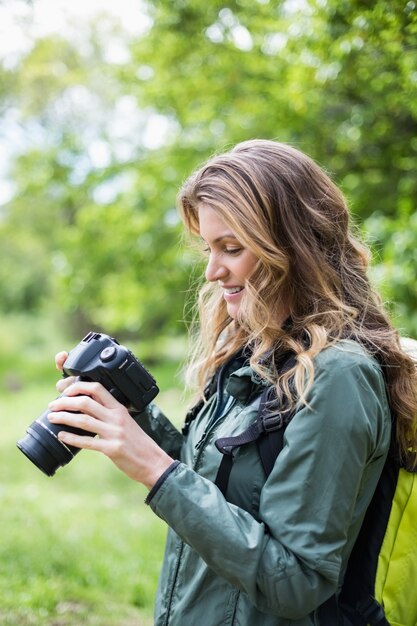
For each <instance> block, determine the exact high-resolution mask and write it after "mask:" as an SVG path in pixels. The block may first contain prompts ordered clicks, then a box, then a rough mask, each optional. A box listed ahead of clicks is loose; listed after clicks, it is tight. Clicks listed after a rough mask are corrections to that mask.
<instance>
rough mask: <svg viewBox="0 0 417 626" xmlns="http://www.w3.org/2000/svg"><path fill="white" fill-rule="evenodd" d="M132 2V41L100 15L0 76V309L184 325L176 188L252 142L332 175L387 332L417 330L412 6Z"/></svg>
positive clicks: (416, 97)
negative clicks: (214, 159)
mask: <svg viewBox="0 0 417 626" xmlns="http://www.w3.org/2000/svg"><path fill="white" fill-rule="evenodd" d="M146 6H147V15H146V18H147V20H148V23H149V28H148V30H146V31H145V32H144V33H143V34H142V35H141V36H138V37H136V38H134V39H129V38H127V36H125V35H124V33H122V32H120V31H119V30H118V29H117V25H115V24H111V23H110V22H109V21H107V22H106V28H105V29H104V30H103V29H101V30H100V22H99V21H98V22H97V23H96V24H95V25H92V26H91V27H90V28H89V29H85V30H84V31H82V30H81V31H80V35H79V36H80V38H81V39H80V40H79V41H77V42H71V41H67V40H64V39H63V38H62V37H61V38H58V37H49V38H44V39H41V40H38V41H36V42H35V45H34V46H33V48H32V49H31V50H30V51H29V52H28V53H27V54H24V55H22V56H21V59H20V62H19V63H18V64H17V65H16V66H15V67H14V68H13V70H12V71H10V70H8V69H7V68H6V67H3V70H0V71H1V72H2V77H3V78H4V81H3V82H4V83H5V81H6V82H7V84H9V85H10V89H8V88H6V89H0V99H1V102H2V104H1V106H0V112H3V117H4V118H5V119H6V117H7V110H10V107H12V108H14V109H15V110H16V111H17V116H18V119H19V123H20V126H21V128H23V134H24V135H25V137H26V141H25V142H24V146H23V148H22V149H21V150H20V152H18V153H17V155H16V156H15V157H14V159H13V163H12V169H11V175H12V179H13V183H14V186H15V193H14V196H13V198H12V200H11V201H10V202H8V203H7V204H6V205H5V206H3V208H2V220H1V221H0V239H1V242H2V250H3V251H4V252H5V254H4V258H5V262H4V263H3V264H2V267H1V268H0V294H1V303H0V306H1V307H3V308H4V309H9V310H10V308H13V307H15V308H17V309H19V308H36V307H38V308H39V307H42V306H45V304H46V305H49V303H50V302H51V301H54V302H55V303H56V306H58V307H59V308H60V309H61V310H63V311H66V312H67V313H68V314H69V315H70V317H71V319H74V320H75V319H78V320H81V322H82V324H84V325H85V326H89V325H91V324H92V323H94V324H95V326H102V327H103V328H105V329H107V330H108V331H109V332H135V333H136V332H137V331H140V332H141V333H142V334H146V335H147V336H156V335H159V334H161V333H165V332H182V331H183V325H182V324H181V323H180V320H181V319H182V316H183V313H182V309H183V304H184V299H185V292H186V291H187V289H188V275H189V274H190V272H191V273H193V271H194V266H195V265H196V260H195V258H194V257H193V255H192V254H191V253H185V252H184V250H183V249H182V248H181V246H180V245H179V237H180V232H181V228H180V225H179V224H178V218H177V216H176V213H175V195H176V191H177V189H178V187H179V186H180V184H181V182H182V180H183V179H184V178H185V177H186V176H187V175H188V174H189V173H190V171H191V170H192V169H193V168H194V167H196V166H197V165H199V164H200V163H201V161H203V160H204V159H205V158H206V157H207V156H209V155H210V154H211V153H213V152H215V151H219V150H223V149H225V148H228V147H229V146H231V145H232V144H234V143H235V142H237V141H240V140H244V139H247V138H251V137H265V138H274V139H278V140H282V141H288V142H291V143H292V144H293V145H296V146H297V147H299V148H301V149H302V150H304V151H306V152H308V153H309V154H310V155H311V156H313V157H314V158H315V159H316V160H318V161H319V162H320V163H321V164H322V165H325V166H326V167H327V169H328V170H330V173H331V174H332V175H333V177H334V178H335V180H336V182H338V183H339V184H340V185H341V186H342V188H343V189H344V191H345V193H346V194H347V196H348V199H349V201H350V204H351V206H352V208H353V211H354V214H355V218H356V220H357V221H358V222H359V224H360V225H361V227H362V228H363V230H364V232H365V234H366V235H367V236H368V238H369V241H370V242H371V244H372V245H373V248H374V251H375V255H376V257H375V263H374V268H373V276H374V278H375V281H376V283H377V285H378V287H379V288H380V289H381V290H382V293H383V295H384V298H386V299H387V300H388V301H390V302H391V306H392V312H393V315H394V318H395V320H396V322H397V324H398V326H399V327H400V328H401V329H403V332H408V333H411V334H414V335H417V314H416V311H417V306H416V305H417V295H416V261H417V259H416V251H415V249H416V246H415V243H414V242H415V241H416V235H417V225H416V219H415V208H414V207H415V204H416V196H417V179H416V177H415V164H416V152H417V140H416V137H417V132H416V130H417V104H416V103H417V67H416V65H417V50H416V41H417V38H416V34H417V9H416V4H415V3H414V2H412V1H408V2H405V1H401V2H400V1H399V0H395V1H394V0H390V1H388V2H386V1H385V0H384V1H383V0H376V2H374V3H372V4H369V3H367V2H363V1H359V0H356V1H354V2H345V1H343V2H340V1H339V0H337V1H336V0H328V1H327V2H319V1H316V0H311V1H310V2H308V1H307V0H305V1H303V2H301V1H300V2H294V1H292V0H283V1H281V2H267V1H266V0H256V1H252V0H251V1H250V0H233V1H230V2H229V3H228V4H227V5H225V4H224V2H220V1H219V0H214V1H213V2H210V3H201V2H199V1H197V0H190V1H187V2H184V1H183V0H173V1H172V0H170V1H168V0H159V1H158V2H148V3H147V5H146ZM112 38H116V39H117V41H118V42H119V45H122V44H123V46H124V58H123V59H122V61H121V60H120V59H118V61H117V62H114V61H112V59H111V57H110V56H109V53H108V50H109V42H111V41H112V40H113V39H112ZM80 41H81V43H80ZM122 57H123V55H122ZM5 103H7V106H8V107H9V109H6V107H5ZM28 137H29V141H28ZM33 138H34V139H33ZM196 271H197V272H198V266H197V269H196Z"/></svg>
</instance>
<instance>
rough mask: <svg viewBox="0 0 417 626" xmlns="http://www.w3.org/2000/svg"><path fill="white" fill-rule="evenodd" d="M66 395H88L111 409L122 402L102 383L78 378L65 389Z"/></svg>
mask: <svg viewBox="0 0 417 626" xmlns="http://www.w3.org/2000/svg"><path fill="white" fill-rule="evenodd" d="M65 395H66V396H71V397H72V396H88V397H90V398H92V399H93V400H95V401H96V402H98V403H99V404H102V405H103V406H105V407H107V408H109V409H116V408H118V407H120V406H122V405H121V403H120V402H119V401H118V400H116V398H114V396H112V394H111V393H110V391H108V390H107V389H106V388H105V387H103V385H102V384H101V383H97V382H89V381H84V380H78V379H77V380H76V381H75V382H74V383H73V384H72V385H71V386H69V387H68V388H67V389H66V391H65Z"/></svg>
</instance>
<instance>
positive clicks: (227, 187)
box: [178, 140, 417, 467]
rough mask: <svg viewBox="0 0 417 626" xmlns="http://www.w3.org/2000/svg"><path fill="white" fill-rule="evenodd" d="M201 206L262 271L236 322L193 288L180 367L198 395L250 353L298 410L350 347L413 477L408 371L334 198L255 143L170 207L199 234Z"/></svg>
mask: <svg viewBox="0 0 417 626" xmlns="http://www.w3.org/2000/svg"><path fill="white" fill-rule="evenodd" d="M201 203H204V204H206V205H208V206H210V207H211V208H213V209H214V210H215V211H217V212H218V214H219V215H220V216H221V217H222V219H223V220H224V221H225V223H226V224H227V225H228V226H229V227H230V228H231V230H232V231H233V233H234V234H235V236H236V237H237V239H238V241H239V242H240V243H241V244H242V245H243V246H244V247H245V248H247V249H249V250H251V251H252V252H253V253H254V254H255V256H256V257H257V259H258V260H257V263H256V265H255V269H254V271H253V273H252V274H251V276H250V277H249V278H248V279H247V281H246V284H245V291H244V296H243V298H242V302H241V305H240V307H239V314H238V319H236V320H233V319H231V318H230V316H229V315H228V313H227V309H226V304H225V301H224V298H223V294H222V291H221V288H220V286H219V285H218V284H217V283H211V284H209V283H206V284H204V285H203V286H202V288H201V289H200V293H199V298H198V324H197V332H196V333H195V336H194V339H195V342H194V349H193V351H192V354H191V356H190V362H189V366H188V373H189V375H190V377H194V380H195V381H196V383H197V387H198V389H199V394H200V395H203V389H204V386H205V384H206V383H207V380H208V378H210V377H211V376H212V375H213V373H214V372H215V371H216V369H217V368H218V367H219V366H221V365H222V364H223V363H224V362H226V361H227V359H229V358H230V357H231V356H232V355H233V354H235V353H236V352H237V351H238V350H240V349H243V348H248V347H250V354H251V357H250V362H251V366H252V367H253V369H254V370H255V371H256V372H257V373H258V374H259V375H260V376H261V377H263V378H264V379H266V380H268V381H269V382H270V383H271V384H274V385H275V387H276V392H277V395H278V398H282V397H283V395H284V394H285V396H286V397H290V398H291V403H290V404H291V406H294V404H295V403H306V402H307V396H308V391H309V389H310V388H311V385H312V384H313V381H314V358H315V357H316V356H317V354H318V353H319V352H320V351H321V350H323V349H324V348H326V347H327V346H329V345H331V344H334V343H336V342H337V341H339V340H341V339H351V340H353V341H356V342H357V343H359V344H361V345H362V346H363V347H364V348H365V349H366V351H367V352H368V353H369V354H371V355H372V356H374V357H375V358H376V359H377V360H378V362H379V363H380V364H381V366H382V368H383V371H384V376H385V381H386V387H387V391H388V397H389V402H390V407H391V411H392V413H393V415H394V416H395V422H396V429H397V431H396V434H397V441H398V444H399V449H400V453H401V456H402V459H403V461H404V462H405V463H406V464H407V465H408V466H409V467H413V466H415V465H416V464H417V442H416V438H417V432H416V431H417V428H416V422H417V372H416V367H415V364H414V362H413V361H412V359H411V358H410V357H409V356H408V355H407V354H406V353H405V352H404V351H403V350H402V349H401V347H400V342H399V336H398V333H397V331H396V330H395V329H394V328H393V326H392V325H391V323H390V321H389V318H388V316H387V314H386V313H385V311H384V308H383V306H382V303H381V300H380V298H379V296H378V294H377V293H376V292H375V291H374V290H373V289H372V288H371V285H370V282H369V280H368V277H367V268H368V265H369V262H370V253H369V250H368V249H367V247H366V246H365V245H364V244H363V243H362V242H361V241H360V239H359V237H358V236H357V234H356V233H354V228H353V226H352V224H351V220H350V216H349V211H348V208H347V205H346V201H345V198H344V196H343V194H342V192H341V191H340V189H339V188H338V187H337V186H336V185H335V184H334V183H333V182H332V180H331V179H330V178H329V176H328V175H327V174H326V173H325V172H324V171H323V170H322V169H321V168H320V167H319V166H318V165H317V163H315V162H314V161H313V160H312V159H311V158H310V157H308V156H307V155H305V154H304V153H302V152H300V151H299V150H297V149H295V148H293V147H291V146H289V145H287V144H282V143H278V142H275V141H268V140H252V141H246V142H243V143H240V144H238V145H237V146H236V147H235V148H234V149H232V150H231V151H230V152H227V153H225V154H222V155H218V156H214V157H213V158H212V159H210V160H209V161H208V162H207V163H206V164H205V165H203V167H201V168H200V169H199V170H198V171H196V172H195V173H194V174H192V175H191V176H190V178H189V179H188V180H187V181H186V182H185V183H184V185H183V187H182V189H181V190H180V192H179V194H178V207H179V210H180V213H181V215H182V218H183V221H184V223H185V226H186V228H187V229H188V231H190V232H191V233H193V234H195V235H199V221H198V208H199V206H200V204H201ZM283 314H285V317H286V320H287V321H286V323H284V324H283ZM289 351H290V352H292V353H294V354H295V355H296V364H295V366H294V367H292V368H291V369H290V370H289V371H287V372H285V373H282V372H280V371H279V369H278V367H277V365H276V363H275V358H274V356H275V355H279V354H282V353H283V352H289ZM290 381H293V382H292V384H291V385H290ZM294 389H295V391H294Z"/></svg>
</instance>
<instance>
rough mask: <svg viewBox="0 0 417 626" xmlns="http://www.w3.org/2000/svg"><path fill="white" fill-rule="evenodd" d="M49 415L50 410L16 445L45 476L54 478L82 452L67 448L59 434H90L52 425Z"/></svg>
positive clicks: (70, 447) (34, 423) (32, 425)
mask: <svg viewBox="0 0 417 626" xmlns="http://www.w3.org/2000/svg"><path fill="white" fill-rule="evenodd" d="M49 413H50V410H49V409H48V410H46V411H45V412H44V413H42V415H41V416H40V417H38V419H37V420H36V421H35V422H33V423H32V424H31V425H30V426H29V427H28V428H27V430H26V435H25V436H24V437H23V438H22V439H19V441H18V442H17V444H16V445H17V447H18V448H19V450H21V451H22V452H23V454H25V455H26V456H27V458H28V459H30V460H31V461H32V463H34V464H35V465H36V467H38V468H39V469H40V470H41V471H42V472H44V474H46V475H47V476H53V475H54V474H55V472H56V470H57V469H58V468H59V467H61V466H63V465H66V464H67V463H69V462H70V461H71V459H72V458H73V457H74V456H75V455H76V454H77V453H78V452H79V451H80V448H74V447H72V446H67V445H65V444H64V443H62V442H61V441H59V439H58V433H59V432H60V431H62V430H66V431H70V432H73V433H76V434H82V435H89V434H90V433H88V432H86V431H85V430H84V431H81V430H79V429H77V428H71V427H69V426H63V425H62V424H51V422H50V421H49V420H48V414H49Z"/></svg>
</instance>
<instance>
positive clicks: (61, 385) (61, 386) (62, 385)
mask: <svg viewBox="0 0 417 626" xmlns="http://www.w3.org/2000/svg"><path fill="white" fill-rule="evenodd" d="M76 380H77V379H76V377H75V376H68V377H67V378H61V379H60V380H58V382H57V384H56V385H55V387H56V389H57V390H58V391H59V392H60V393H62V392H63V391H65V389H67V388H68V387H69V386H70V385H73V384H74V383H75V381H76Z"/></svg>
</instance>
